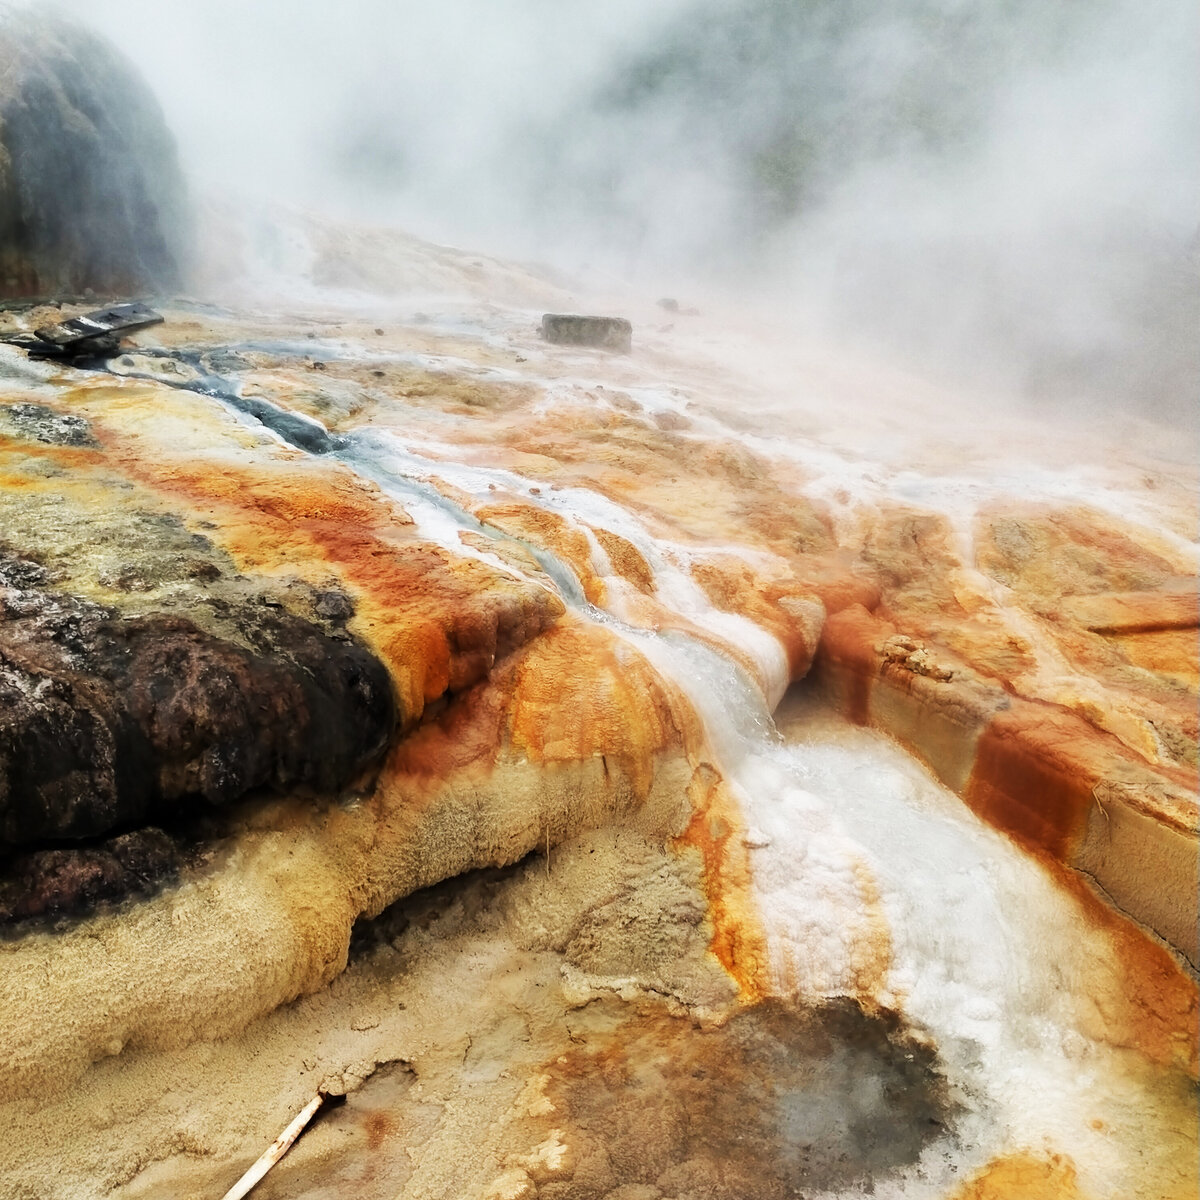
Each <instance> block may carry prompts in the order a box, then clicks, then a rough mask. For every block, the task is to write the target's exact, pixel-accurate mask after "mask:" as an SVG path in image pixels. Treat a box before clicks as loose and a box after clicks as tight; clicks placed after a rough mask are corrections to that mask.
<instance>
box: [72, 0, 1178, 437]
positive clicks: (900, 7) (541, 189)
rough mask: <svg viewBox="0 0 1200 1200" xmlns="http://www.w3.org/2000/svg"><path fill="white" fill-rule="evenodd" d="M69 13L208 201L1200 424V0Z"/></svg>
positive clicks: (576, 2) (827, 0)
mask: <svg viewBox="0 0 1200 1200" xmlns="http://www.w3.org/2000/svg"><path fill="white" fill-rule="evenodd" d="M71 7H72V8H74V9H77V10H78V12H79V15H81V16H83V17H84V18H85V19H87V20H89V21H91V22H92V23H94V24H95V25H97V26H98V27H99V28H101V29H103V30H104V31H105V32H107V33H108V34H109V35H110V36H112V37H113V38H114V39H115V40H116V41H117V42H118V43H119V44H120V45H121V46H122V47H123V48H124V49H125V50H126V51H127V52H128V53H129V54H130V55H131V56H132V57H133V58H134V59H135V61H136V62H137V63H138V65H139V67H140V68H141V69H142V70H143V71H144V72H145V74H146V75H147V76H148V78H149V80H150V82H151V84H152V86H153V87H154V88H155V90H156V91H157V92H158V94H159V96H160V98H161V100H162V103H163V105H164V108H165V110H166V115H167V119H168V122H169V124H170V125H171V127H172V128H173V129H174V130H175V131H176V132H177V135H178V137H179V139H180V144H181V150H182V152H183V155H184V159H185V162H187V163H188V164H189V165H190V168H191V171H192V173H193V177H194V180H195V181H196V182H197V183H198V184H200V185H202V186H203V187H207V188H212V189H214V190H222V189H229V188H234V189H236V190H238V191H239V192H241V193H243V194H247V195H256V196H259V197H264V196H265V197H269V198H271V199H274V200H281V201H285V202H288V203H291V204H297V205H302V206H312V207H316V208H319V209H324V210H332V211H336V212H338V213H339V214H341V215H349V216H352V217H356V218H359V219H363V220H368V221H372V222H377V223H382V224H396V225H400V226H403V227H405V228H408V229H410V230H412V231H413V232H415V233H418V234H421V235H424V236H429V237H433V238H437V239H442V240H446V241H450V242H453V243H455V244H459V245H464V246H476V247H481V248H487V249H494V250H496V251H499V252H502V253H512V254H519V255H523V256H526V257H532V258H537V259H541V260H545V261H550V262H553V263H555V264H557V265H560V266H563V267H566V268H568V269H578V268H580V267H581V266H583V265H585V264H586V265H589V266H591V267H592V268H595V269H596V270H598V271H604V272H611V273H614V274H616V275H618V276H621V277H624V278H631V277H632V278H635V279H637V280H640V281H642V282H643V283H644V284H645V286H647V287H650V286H656V285H659V284H663V285H664V286H665V285H666V281H668V280H669V281H671V285H672V286H675V287H684V286H687V285H688V284H689V283H690V284H691V286H693V287H694V288H699V287H700V286H701V284H703V285H706V286H709V287H719V288H720V289H722V291H726V292H728V291H730V290H732V291H733V293H734V294H735V295H737V296H739V297H740V298H741V300H742V301H743V302H761V303H763V304H764V305H765V306H766V307H767V308H768V309H769V310H771V311H775V312H782V313H784V314H787V316H788V319H789V320H793V321H794V322H795V325H796V328H797V329H798V330H804V331H808V332H813V331H819V332H820V333H821V334H834V335H837V336H842V337H845V336H849V337H853V338H855V339H857V340H867V341H874V342H877V343H883V344H884V345H885V346H887V347H888V348H889V350H890V352H892V353H895V354H898V355H899V356H900V357H902V358H904V359H907V360H910V361H912V362H915V363H916V364H917V365H920V366H924V367H927V368H932V369H935V370H938V371H943V372H944V371H947V370H949V371H951V372H952V373H956V374H962V373H964V372H965V373H966V374H967V376H968V377H971V378H974V379H975V380H982V381H986V382H987V383H988V384H989V385H990V386H994V385H999V386H1000V387H1001V388H1003V389H1004V390H1006V391H1008V392H1009V393H1011V394H1014V395H1024V396H1026V397H1030V398H1032V399H1033V400H1035V401H1036V402H1039V403H1040V402H1048V403H1052V404H1053V405H1054V406H1055V407H1056V408H1064V407H1082V408H1083V409H1084V410H1085V411H1086V410H1087V409H1088V408H1089V407H1090V405H1091V404H1092V403H1094V402H1095V401H1097V400H1100V401H1105V402H1106V407H1109V408H1111V407H1113V406H1114V405H1115V406H1118V407H1120V408H1123V409H1127V410H1131V411H1134V412H1137V413H1139V414H1142V415H1163V416H1166V417H1168V418H1178V417H1180V416H1182V415H1183V414H1185V413H1187V412H1189V411H1190V410H1191V409H1192V408H1193V407H1194V406H1193V404H1192V399H1193V397H1194V396H1195V394H1196V389H1197V386H1198V385H1200V370H1198V366H1197V353H1198V352H1197V350H1196V348H1195V343H1196V341H1197V339H1196V338H1195V336H1194V329H1195V323H1196V319H1197V317H1198V316H1200V303H1198V302H1197V290H1198V289H1197V270H1198V268H1197V228H1198V221H1200V216H1198V213H1200V206H1198V205H1197V195H1198V192H1200V187H1198V184H1200V167H1198V165H1197V159H1196V154H1195V146H1196V145H1197V144H1200V117H1198V111H1200V105H1198V104H1197V94H1196V92H1197V89H1196V83H1195V78H1194V75H1195V72H1194V58H1193V56H1194V49H1195V46H1196V45H1197V34H1198V32H1200V29H1198V26H1200V12H1197V10H1196V8H1195V6H1194V5H1192V4H1190V3H1188V2H1187V0H1167V2H1166V3H1164V4H1161V5H1157V6H1155V8H1154V11H1153V13H1151V12H1150V11H1148V10H1147V9H1146V8H1145V6H1143V5H1140V4H1137V3H1135V2H1133V0H1104V2H1102V3H1097V4H1091V5H1087V6H1080V5H1075V4H1071V3H1067V2H1066V0H1049V2H1044V3H1035V2H1033V0H1011V2H1008V3H1001V2H999V0H992V2H984V0H975V2H973V3H968V2H965V0H901V2H899V3H896V4H891V5H886V6H880V5H876V4H870V3H862V2H857V0H856V2H853V3H846V2H835V0H724V2H722V0H664V2H662V3H656V4H654V5H644V4H638V3H635V2H633V0H615V2H614V3H610V4H607V5H604V6H600V5H594V4H589V3H582V2H580V0H573V2H571V3H555V4H550V3H546V2H545V0H509V2H507V3H505V4H490V3H485V2H483V0H448V2H446V3H441V4H436V5H434V4H416V3H411V2H410V3H401V4H395V3H388V2H386V0H351V2H349V3H347V4H344V5H341V6H338V7H337V8H336V10H335V9H334V8H333V7H332V6H328V5H316V4H311V3H310V4H303V5H284V4H280V3H266V2H263V3H256V4H253V5H244V4H239V3H235V2H234V0H210V2H207V3H203V4H200V3H192V4H187V3H178V4H171V5H162V4H158V3H154V2H152V0H95V2H93V3H90V4H88V5H86V6H84V5H82V4H80V5H72V6H71Z"/></svg>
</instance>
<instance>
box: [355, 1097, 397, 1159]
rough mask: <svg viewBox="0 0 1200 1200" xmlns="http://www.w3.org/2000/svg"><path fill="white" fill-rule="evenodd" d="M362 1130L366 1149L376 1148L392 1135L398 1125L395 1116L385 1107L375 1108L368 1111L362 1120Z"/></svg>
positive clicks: (373, 1149) (372, 1149)
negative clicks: (365, 1139)
mask: <svg viewBox="0 0 1200 1200" xmlns="http://www.w3.org/2000/svg"><path fill="white" fill-rule="evenodd" d="M362 1127H363V1132H364V1133H365V1134H366V1135H367V1149H368V1150H371V1151H375V1150H378V1149H379V1148H380V1147H381V1146H382V1145H383V1143H384V1142H386V1141H387V1140H388V1138H390V1137H394V1136H395V1134H396V1131H397V1129H398V1128H399V1126H398V1125H397V1122H396V1118H395V1117H393V1116H392V1114H391V1113H389V1112H388V1111H387V1110H386V1109H382V1108H377V1109H373V1110H372V1111H370V1112H368V1113H367V1114H366V1115H365V1116H364V1117H363V1120H362Z"/></svg>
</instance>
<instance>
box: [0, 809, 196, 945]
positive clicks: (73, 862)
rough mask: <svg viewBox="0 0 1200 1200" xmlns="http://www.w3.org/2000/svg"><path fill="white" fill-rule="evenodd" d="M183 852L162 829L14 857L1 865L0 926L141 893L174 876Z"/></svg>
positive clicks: (71, 913)
mask: <svg viewBox="0 0 1200 1200" xmlns="http://www.w3.org/2000/svg"><path fill="white" fill-rule="evenodd" d="M182 865H183V854H182V852H181V851H180V849H179V847H178V846H177V845H176V843H175V841H174V840H173V839H172V838H170V837H168V836H167V834H165V833H164V832H163V831H162V830H161V829H154V828H147V829H137V830H134V831H133V832H132V833H122V834H120V835H118V836H117V837H114V838H110V839H108V840H107V841H105V842H101V843H100V844H98V845H95V846H72V847H66V848H61V847H59V848H55V849H52V850H34V851H32V852H30V853H24V854H17V855H15V856H14V857H13V858H12V859H10V860H9V861H8V862H7V863H6V864H3V866H2V867H0V925H11V924H16V923H17V922H19V921H28V920H35V919H37V918H46V917H62V916H79V915H82V914H83V913H86V912H87V911H89V910H90V909H93V908H95V907H96V905H98V904H101V903H103V902H104V901H117V900H122V899H124V898H125V897H126V896H131V895H145V894H146V893H147V892H150V891H153V890H154V889H155V888H156V887H158V886H159V885H160V884H163V883H168V882H170V881H171V880H173V879H174V878H175V877H176V876H177V875H178V873H179V871H180V868H181V866H182Z"/></svg>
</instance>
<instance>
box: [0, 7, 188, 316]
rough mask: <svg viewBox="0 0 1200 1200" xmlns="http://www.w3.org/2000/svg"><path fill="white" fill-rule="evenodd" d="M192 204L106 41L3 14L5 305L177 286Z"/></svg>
mask: <svg viewBox="0 0 1200 1200" xmlns="http://www.w3.org/2000/svg"><path fill="white" fill-rule="evenodd" d="M184 203H185V193H184V184H183V177H182V174H181V173H180V169H179V164H178V161H177V159H176V154H175V144H174V141H173V139H172V137H171V135H170V133H169V132H168V130H167V127H166V125H165V123H164V121H163V116H162V112H161V111H160V109H159V107H158V104H157V102H156V101H155V99H154V97H153V95H152V94H151V93H150V91H149V89H148V88H147V87H146V85H145V84H144V83H143V82H142V81H141V80H140V79H139V78H138V76H137V74H136V73H135V71H134V69H133V67H132V66H131V65H130V64H129V63H128V62H127V61H126V60H125V59H124V58H123V57H122V56H121V54H120V53H119V52H118V51H117V50H116V49H115V48H114V47H113V46H111V45H110V44H109V43H107V42H106V41H104V39H103V38H100V37H98V36H97V35H96V34H94V33H92V32H91V31H89V30H86V29H84V28H82V27H80V26H78V25H75V24H74V23H72V22H71V21H69V20H68V19H66V18H64V17H61V16H57V15H54V14H47V13H45V12H43V11H41V10H38V11H37V13H36V14H35V13H33V12H26V11H20V10H18V11H0V295H4V296H35V295H52V294H56V293H64V292H66V293H81V292H83V291H84V290H85V289H89V288H90V289H92V290H94V291H96V292H99V293H103V294H132V293H136V292H143V291H147V290H158V289H170V288H172V287H173V286H175V284H176V283H177V282H178V277H179V265H180V238H181V230H182V224H183V213H184Z"/></svg>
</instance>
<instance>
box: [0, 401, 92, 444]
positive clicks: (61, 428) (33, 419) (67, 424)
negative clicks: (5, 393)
mask: <svg viewBox="0 0 1200 1200" xmlns="http://www.w3.org/2000/svg"><path fill="white" fill-rule="evenodd" d="M0 421H5V422H6V423H7V424H9V425H11V426H12V428H13V431H14V432H15V433H16V434H17V435H18V436H20V437H24V438H29V439H30V440H31V441H37V442H45V443H47V444H49V445H53V446H95V445H97V442H96V440H95V438H93V437H92V429H91V426H90V425H89V424H88V423H87V421H85V420H84V419H83V418H82V417H76V416H73V415H71V414H70V413H58V412H55V411H54V409H52V408H47V407H46V406H45V405H44V404H0Z"/></svg>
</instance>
